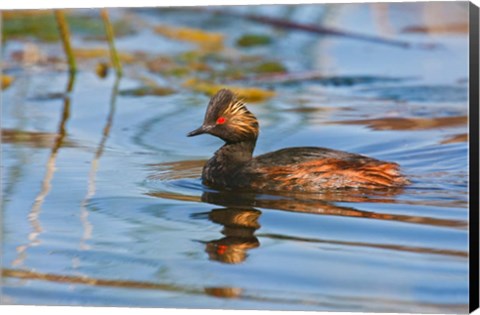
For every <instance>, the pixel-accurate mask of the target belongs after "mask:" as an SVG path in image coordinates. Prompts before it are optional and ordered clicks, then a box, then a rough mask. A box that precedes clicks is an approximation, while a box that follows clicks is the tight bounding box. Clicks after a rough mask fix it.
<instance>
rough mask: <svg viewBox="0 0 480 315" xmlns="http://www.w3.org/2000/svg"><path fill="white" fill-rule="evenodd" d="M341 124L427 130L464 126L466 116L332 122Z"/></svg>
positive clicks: (384, 128)
mask: <svg viewBox="0 0 480 315" xmlns="http://www.w3.org/2000/svg"><path fill="white" fill-rule="evenodd" d="M333 123H335V124H342V125H365V126H368V127H369V128H371V129H373V130H427V129H436V128H446V127H457V126H466V125H467V124H468V117H467V116H451V117H434V118H413V117H412V118H402V117H385V118H375V119H359V120H344V121H336V122H333Z"/></svg>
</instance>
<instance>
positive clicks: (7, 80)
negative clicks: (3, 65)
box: [1, 74, 13, 89]
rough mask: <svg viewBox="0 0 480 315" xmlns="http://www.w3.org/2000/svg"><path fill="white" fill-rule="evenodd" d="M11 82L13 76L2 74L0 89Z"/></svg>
mask: <svg viewBox="0 0 480 315" xmlns="http://www.w3.org/2000/svg"><path fill="white" fill-rule="evenodd" d="M12 83H13V77H12V76H9V75H5V74H2V84H1V87H2V89H7V88H8V87H9V86H10V85H11V84H12Z"/></svg>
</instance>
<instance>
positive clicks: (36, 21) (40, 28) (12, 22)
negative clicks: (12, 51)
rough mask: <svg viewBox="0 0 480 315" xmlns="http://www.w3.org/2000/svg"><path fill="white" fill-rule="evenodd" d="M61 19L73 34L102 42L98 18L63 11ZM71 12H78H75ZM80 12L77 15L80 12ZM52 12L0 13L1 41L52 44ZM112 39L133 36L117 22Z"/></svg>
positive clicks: (125, 23)
mask: <svg viewBox="0 0 480 315" xmlns="http://www.w3.org/2000/svg"><path fill="white" fill-rule="evenodd" d="M64 11H65V18H66V20H67V23H68V25H69V27H70V29H71V31H72V32H73V33H75V34H76V35H78V34H79V35H81V36H84V37H85V38H87V39H101V40H104V39H105V38H106V34H105V27H104V24H103V21H102V19H101V18H100V16H96V15H91V14H82V13H74V12H73V11H72V10H64ZM75 12H79V11H78V10H76V11H75ZM80 12H81V11H80ZM53 13H54V11H53V10H26V11H24V10H15V11H13V10H12V11H4V12H2V18H3V19H2V20H3V36H4V40H9V39H13V38H16V39H25V38H29V37H35V38H37V39H39V40H42V41H47V42H52V41H57V40H59V39H60V34H59V30H58V25H57V22H56V20H55V18H54V14H53ZM112 26H113V29H114V31H115V35H116V36H125V35H130V34H133V33H135V30H134V29H133V27H132V25H131V23H130V22H129V20H127V19H119V20H117V21H115V22H113V23H112Z"/></svg>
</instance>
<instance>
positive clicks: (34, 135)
mask: <svg viewBox="0 0 480 315" xmlns="http://www.w3.org/2000/svg"><path fill="white" fill-rule="evenodd" d="M60 137H61V135H60V134H58V133H50V132H39V131H25V130H18V129H2V142H3V143H12V144H21V145H24V146H27V147H31V148H52V147H53V146H54V144H55V142H56V141H58V139H59V138H60ZM62 146H63V147H75V146H78V145H77V144H76V143H74V142H73V141H71V140H66V141H63V142H62Z"/></svg>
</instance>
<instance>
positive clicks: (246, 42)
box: [237, 34, 272, 47]
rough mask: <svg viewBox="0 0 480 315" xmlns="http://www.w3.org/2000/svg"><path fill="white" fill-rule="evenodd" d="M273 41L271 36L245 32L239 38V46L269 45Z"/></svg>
mask: <svg viewBox="0 0 480 315" xmlns="http://www.w3.org/2000/svg"><path fill="white" fill-rule="evenodd" d="M271 42H272V39H271V38H270V36H267V35H259V34H245V35H243V36H242V37H240V38H239V39H238V40H237V46H240V47H252V46H262V45H268V44H270V43H271Z"/></svg>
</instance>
